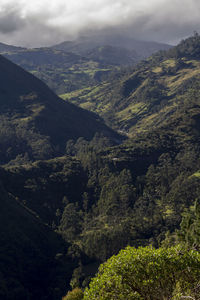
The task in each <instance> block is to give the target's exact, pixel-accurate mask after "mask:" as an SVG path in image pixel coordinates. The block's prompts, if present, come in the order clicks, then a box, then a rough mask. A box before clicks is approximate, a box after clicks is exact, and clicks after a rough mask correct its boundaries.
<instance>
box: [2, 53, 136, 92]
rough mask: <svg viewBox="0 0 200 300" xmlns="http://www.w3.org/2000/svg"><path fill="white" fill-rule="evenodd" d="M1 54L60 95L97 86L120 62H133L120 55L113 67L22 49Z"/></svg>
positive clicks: (87, 60)
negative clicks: (119, 60)
mask: <svg viewBox="0 0 200 300" xmlns="http://www.w3.org/2000/svg"><path fill="white" fill-rule="evenodd" d="M118 52H119V51H118ZM0 53H2V54H3V56H4V57H6V58H8V59H9V60H11V61H12V62H14V63H16V64H18V65H19V66H21V67H22V68H24V69H25V70H27V71H29V72H31V73H32V74H34V75H35V76H37V77H38V78H39V79H41V80H42V81H44V82H45V83H46V84H47V85H48V86H49V87H50V88H51V89H52V90H54V92H56V93H57V94H64V93H67V92H71V91H74V90H77V89H80V88H86V87H88V86H92V85H96V84H97V83H99V82H100V81H102V80H104V78H107V76H108V74H109V73H110V72H111V71H112V70H113V69H114V68H115V66H116V60H117V59H119V58H120V59H121V61H122V62H123V61H125V60H126V62H127V63H128V62H129V63H132V62H133V60H131V58H130V54H127V55H128V57H127V58H122V57H121V54H120V53H117V54H116V55H115V57H116V58H115V59H114V61H113V63H112V62H109V61H108V60H107V61H105V59H103V61H100V60H99V59H98V57H97V59H95V57H94V59H92V58H91V57H90V55H91V54H90V55H89V56H88V57H83V56H81V55H78V54H74V53H72V52H64V51H60V50H54V49H51V48H37V49H22V50H20V51H16V50H15V48H14V50H13V49H10V51H7V52H4V50H2V51H1V50H0ZM91 56H92V55H91ZM104 56H105V55H104Z"/></svg>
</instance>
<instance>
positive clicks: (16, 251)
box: [0, 169, 76, 300]
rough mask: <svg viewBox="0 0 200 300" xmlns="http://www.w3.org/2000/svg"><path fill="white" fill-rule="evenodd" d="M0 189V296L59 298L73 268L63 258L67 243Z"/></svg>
mask: <svg viewBox="0 0 200 300" xmlns="http://www.w3.org/2000/svg"><path fill="white" fill-rule="evenodd" d="M1 173H2V169H1ZM0 190H1V197H0V207H1V209H0V240H1V243H0V264H1V272H0V297H1V299H47V298H48V299H52V300H53V299H58V298H61V296H62V295H63V293H64V292H65V291H66V288H67V285H68V283H69V280H70V278H71V276H72V272H73V269H74V267H76V262H75V261H72V259H71V258H70V257H68V258H67V257H66V258H64V253H65V251H66V249H67V248H68V247H69V245H68V244H66V243H64V242H63V241H62V239H61V237H60V236H59V235H58V234H56V233H54V232H53V231H52V230H51V229H50V228H49V227H48V226H46V225H44V223H43V222H42V221H41V219H40V218H39V217H38V216H37V215H36V214H35V213H34V212H33V211H31V210H30V209H27V208H26V206H25V205H24V204H23V203H20V202H19V200H18V199H17V198H15V197H14V196H13V195H11V194H10V193H8V192H6V191H5V189H4V187H3V185H2V184H1V187H0ZM58 253H59V255H60V256H62V255H63V258H60V261H59V260H58V259H57V258H56V255H58ZM61 261H62V267H61ZM64 266H65V270H64V271H63V269H62V268H63V267H64Z"/></svg>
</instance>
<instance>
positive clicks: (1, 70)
mask: <svg viewBox="0 0 200 300" xmlns="http://www.w3.org/2000/svg"><path fill="white" fill-rule="evenodd" d="M20 51H22V52H20V53H23V51H24V50H23V49H22V50H20ZM52 51H55V50H52ZM59 51H61V50H59ZM59 51H58V52H56V57H57V58H58V55H59V53H61V54H62V55H64V54H63V52H62V51H61V52H59ZM199 53H200V37H199V35H198V34H195V35H194V36H192V37H190V38H188V39H186V40H183V41H182V42H181V43H180V44H179V45H178V46H176V47H174V48H171V49H169V50H167V51H160V52H158V53H156V54H154V55H152V56H151V57H149V58H148V59H146V60H144V61H141V62H139V63H138V64H137V65H133V66H128V67H127V66H126V67H124V66H123V67H119V66H118V68H117V69H116V70H112V72H111V73H110V74H107V75H106V77H105V78H104V79H103V81H102V82H98V85H94V84H93V83H92V84H91V82H89V83H88V84H90V86H89V87H87V90H86V89H82V88H81V87H80V88H78V87H77V90H76V93H77V94H76V96H74V95H72V94H71V92H70V93H69V94H68V95H67V97H65V98H66V100H62V99H60V98H59V97H58V96H57V95H56V94H54V92H52V91H51V90H49V88H48V87H47V86H46V85H45V84H44V83H43V82H41V81H40V80H39V79H37V78H35V77H34V76H33V75H31V74H29V73H27V72H26V71H24V70H23V69H22V68H20V67H18V66H16V65H14V64H13V63H11V62H10V61H9V60H7V59H6V58H4V57H2V56H1V57H0V78H1V84H0V107H1V113H0V144H1V149H0V153H1V156H0V163H1V166H0V179H1V180H0V190H1V196H0V205H1V210H0V216H1V218H0V220H1V221H0V222H1V234H0V239H1V243H0V265H1V268H0V297H1V299H20V300H21V299H30V300H32V299H41V300H45V299H52V300H57V299H62V297H64V299H66V300H70V299H71V300H73V299H74V300H78V299H91V300H92V299H101V300H111V299H113V300H114V299H115V300H117V299H122V300H123V299H124V300H125V299H133V300H134V299H135V300H136V299H137V300H158V299H163V300H164V299H173V300H178V299H180V300H181V299H185V298H187V297H188V298H190V299H195V300H197V299H199V297H200V289H199V275H200V274H199V267H200V257H199V249H200V237H199V234H200V231H199V230H200V208H199V205H200V204H199V201H200V200H199V190H200V159H199V157H200V156H199V154H200V83H199V78H200V56H199ZM54 54H55V53H54ZM93 54H94V53H93ZM51 55H52V53H51ZM65 55H66V56H67V54H65ZM65 55H64V56H63V57H64V59H66V57H65ZM74 55H75V56H74V58H75V60H77V57H76V55H77V54H74ZM63 57H62V59H63ZM26 59H27V58H26ZM78 59H80V57H79V58H78ZM71 102H73V103H71ZM78 106H80V107H78ZM84 107H87V109H88V110H84V109H83V108H84ZM89 110H91V111H89ZM122 249H123V250H122ZM99 266H100V267H99ZM98 268H99V269H98ZM98 270H99V271H98ZM95 274H96V275H95ZM91 278H93V279H92V280H91ZM65 295H66V296H65ZM184 297H185V298H184Z"/></svg>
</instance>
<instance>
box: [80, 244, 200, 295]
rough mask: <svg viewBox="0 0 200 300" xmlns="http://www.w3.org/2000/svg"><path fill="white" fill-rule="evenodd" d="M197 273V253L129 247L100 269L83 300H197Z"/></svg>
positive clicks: (199, 256) (199, 258)
mask: <svg viewBox="0 0 200 300" xmlns="http://www.w3.org/2000/svg"><path fill="white" fill-rule="evenodd" d="M199 272H200V254H199V253H198V252H195V251H189V252H188V251H183V250H182V249H181V248H179V247H172V248H168V249H164V248H160V249H153V248H150V247H146V248H138V249H135V248H131V247H128V248H126V249H125V250H122V251H121V252H120V253H119V254H118V255H117V256H113V257H111V258H110V259H109V260H108V261H107V262H106V263H104V264H103V265H101V266H100V268H99V271H98V274H97V276H96V277H95V278H94V279H92V281H91V283H90V288H89V289H86V291H85V293H84V298H83V299H85V300H87V299H88V300H95V299H100V300H112V299H113V300H118V299H120V300H123V299H124V300H128V299H130V300H133V299H134V300H143V299H145V300H157V299H160V300H161V299H163V300H165V299H184V298H187V297H188V298H190V299H197V298H196V297H198V296H199V293H198V292H195V289H196V288H197V287H198V285H199V275H200V274H199ZM193 297H195V298H193Z"/></svg>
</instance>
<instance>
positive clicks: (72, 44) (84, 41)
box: [52, 32, 171, 59]
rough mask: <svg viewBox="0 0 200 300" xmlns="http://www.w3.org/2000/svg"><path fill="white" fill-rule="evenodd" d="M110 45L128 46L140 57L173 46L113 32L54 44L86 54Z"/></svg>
mask: <svg viewBox="0 0 200 300" xmlns="http://www.w3.org/2000/svg"><path fill="white" fill-rule="evenodd" d="M108 45H109V46H112V47H116V48H126V49H127V50H131V51H133V50H134V51H135V52H136V54H137V56H138V57H139V58H140V59H143V58H145V57H148V56H150V55H151V54H153V53H154V52H157V51H159V50H167V49H169V48H171V46H170V45H167V44H162V43H157V42H152V41H150V42H148V41H140V40H135V39H134V38H133V37H132V36H131V35H130V34H126V33H125V34H119V33H113V32H107V33H95V34H90V35H88V36H81V37H78V38H77V39H75V40H73V41H65V42H62V43H60V44H57V45H54V46H53V47H52V48H53V49H57V50H63V51H67V52H68V51H69V52H73V53H77V54H80V55H85V54H86V53H88V52H89V51H91V50H92V49H95V48H99V47H104V46H108Z"/></svg>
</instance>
